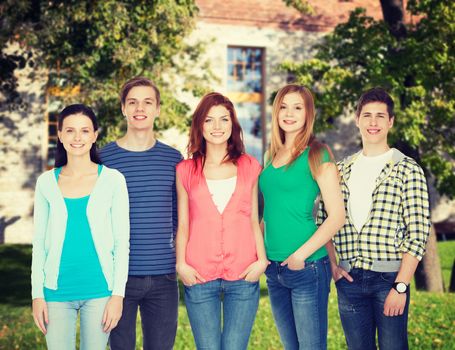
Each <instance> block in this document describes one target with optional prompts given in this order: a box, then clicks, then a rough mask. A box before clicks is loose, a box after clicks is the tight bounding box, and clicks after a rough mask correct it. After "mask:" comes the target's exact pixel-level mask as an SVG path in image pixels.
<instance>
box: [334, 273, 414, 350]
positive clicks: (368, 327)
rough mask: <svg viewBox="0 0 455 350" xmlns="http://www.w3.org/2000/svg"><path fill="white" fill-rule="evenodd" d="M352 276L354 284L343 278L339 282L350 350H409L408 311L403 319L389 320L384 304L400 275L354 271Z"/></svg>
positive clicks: (391, 318) (392, 317) (337, 283)
mask: <svg viewBox="0 0 455 350" xmlns="http://www.w3.org/2000/svg"><path fill="white" fill-rule="evenodd" d="M349 274H350V275H351V276H352V278H353V279H354V282H348V281H347V280H346V279H344V278H342V279H340V280H338V281H337V282H336V287H337V292H338V310H339V311H340V318H341V323H342V325H343V329H344V334H345V336H346V343H347V345H348V348H349V349H350V350H356V349H359V350H360V349H362V350H373V349H376V341H375V338H376V331H377V333H378V344H379V348H380V349H384V350H406V349H408V334H407V333H408V332H407V327H408V326H407V323H408V309H409V296H410V294H409V292H408V294H407V298H406V307H405V310H404V313H403V315H401V316H385V315H384V302H385V299H386V298H387V295H388V294H389V292H390V290H391V288H392V284H393V283H394V282H395V278H396V276H397V272H374V271H367V270H363V269H352V270H351V271H350V272H349Z"/></svg>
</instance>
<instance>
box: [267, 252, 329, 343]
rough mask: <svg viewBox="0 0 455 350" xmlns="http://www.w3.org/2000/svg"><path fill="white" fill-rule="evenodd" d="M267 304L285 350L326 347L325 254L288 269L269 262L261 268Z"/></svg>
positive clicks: (326, 280) (326, 285)
mask: <svg viewBox="0 0 455 350" xmlns="http://www.w3.org/2000/svg"><path fill="white" fill-rule="evenodd" d="M265 274H266V276H267V286H268V288H269V296H270V303H271V305H272V312H273V317H274V319H275V323H276V326H277V328H278V332H279V334H280V338H281V342H282V343H283V346H284V348H285V349H286V350H297V349H311V350H317V349H326V348H327V306H328V298H329V291H330V278H331V272H330V263H329V259H328V257H324V258H321V259H319V260H316V261H311V262H306V263H305V267H304V268H303V269H302V270H297V271H294V270H290V269H289V268H288V267H287V266H281V265H280V262H277V261H272V262H271V264H270V265H269V266H268V267H267V270H266V271H265Z"/></svg>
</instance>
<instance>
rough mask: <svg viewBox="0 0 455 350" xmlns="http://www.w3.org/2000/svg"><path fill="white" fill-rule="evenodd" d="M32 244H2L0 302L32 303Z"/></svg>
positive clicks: (0, 252) (15, 304)
mask: <svg viewBox="0 0 455 350" xmlns="http://www.w3.org/2000/svg"><path fill="white" fill-rule="evenodd" d="M31 263H32V246H31V245H29V244H5V245H0V281H2V282H1V283H0V303H1V304H9V305H12V306H26V305H30V303H31V294H30V290H31V284H30V267H31Z"/></svg>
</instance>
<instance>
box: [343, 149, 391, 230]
mask: <svg viewBox="0 0 455 350" xmlns="http://www.w3.org/2000/svg"><path fill="white" fill-rule="evenodd" d="M392 153H393V152H392V150H391V149H390V150H388V151H387V152H385V153H383V154H381V155H378V156H374V157H367V156H365V155H364V154H363V153H360V154H359V156H358V157H357V159H356V160H355V161H354V163H353V164H352V170H351V176H350V177H349V181H348V188H349V193H350V196H349V202H348V206H349V207H348V210H349V213H350V216H351V220H352V223H353V224H354V226H355V228H356V230H357V231H358V232H360V231H361V230H362V227H363V225H364V224H365V223H366V222H367V219H368V215H369V214H370V211H371V205H372V203H373V197H372V195H373V191H374V189H375V187H376V179H377V178H378V176H379V174H380V173H381V170H382V169H383V168H384V166H385V165H386V163H387V162H388V161H389V160H390V158H391V157H392Z"/></svg>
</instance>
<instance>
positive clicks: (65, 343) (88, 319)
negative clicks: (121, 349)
mask: <svg viewBox="0 0 455 350" xmlns="http://www.w3.org/2000/svg"><path fill="white" fill-rule="evenodd" d="M109 298H110V297H104V298H96V299H87V300H76V301H67V302H60V301H50V302H48V303H47V309H48V312H49V323H48V324H47V326H46V329H47V334H46V343H47V348H48V349H49V350H61V349H65V350H73V349H74V350H75V349H76V323H77V314H78V312H80V313H81V322H80V324H81V327H80V330H81V346H80V349H81V350H105V349H106V345H107V340H108V338H109V333H105V332H104V331H103V325H102V324H101V321H102V320H103V314H104V308H105V307H106V304H107V302H108V300H109Z"/></svg>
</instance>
